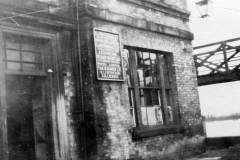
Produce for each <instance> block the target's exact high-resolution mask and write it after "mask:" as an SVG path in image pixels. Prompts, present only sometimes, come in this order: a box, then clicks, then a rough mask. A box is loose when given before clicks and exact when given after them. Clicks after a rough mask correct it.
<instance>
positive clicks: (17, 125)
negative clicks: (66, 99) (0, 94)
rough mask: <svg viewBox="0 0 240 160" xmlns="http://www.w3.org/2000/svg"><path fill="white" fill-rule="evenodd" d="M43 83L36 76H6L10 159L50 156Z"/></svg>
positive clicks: (43, 159)
mask: <svg viewBox="0 0 240 160" xmlns="http://www.w3.org/2000/svg"><path fill="white" fill-rule="evenodd" d="M43 81H44V79H43V78H39V77H34V76H13V75H11V76H6V95H7V96H6V97H7V98H6V102H7V124H8V125H7V129H8V134H7V136H8V150H9V160H36V159H37V160H46V159H47V157H48V150H49V149H48V148H47V147H48V145H47V135H46V133H47V130H48V128H47V125H46V122H47V121H46V119H47V114H46V113H47V104H46V100H45V98H46V96H45V95H44V83H43Z"/></svg>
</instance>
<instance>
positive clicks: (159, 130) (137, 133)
mask: <svg viewBox="0 0 240 160" xmlns="http://www.w3.org/2000/svg"><path fill="white" fill-rule="evenodd" d="M179 133H180V134H183V133H184V127H183V126H181V125H169V126H159V127H154V128H145V127H144V128H143V127H141V128H133V130H132V137H133V139H134V140H137V139H141V138H148V137H155V136H160V135H168V134H179Z"/></svg>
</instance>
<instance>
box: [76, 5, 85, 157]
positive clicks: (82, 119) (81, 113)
mask: <svg viewBox="0 0 240 160" xmlns="http://www.w3.org/2000/svg"><path fill="white" fill-rule="evenodd" d="M79 1H80V0H76V12H77V13H76V20H77V23H76V25H77V54H78V64H79V65H78V66H79V72H78V74H79V79H78V80H79V89H78V92H79V93H78V94H80V108H79V110H78V113H79V114H78V116H79V121H80V122H81V124H79V125H80V128H79V133H80V135H79V136H80V137H79V139H80V147H81V148H80V150H81V154H82V155H83V159H84V160H87V152H86V128H85V109H84V102H83V99H84V98H83V79H82V55H81V40H80V18H79Z"/></svg>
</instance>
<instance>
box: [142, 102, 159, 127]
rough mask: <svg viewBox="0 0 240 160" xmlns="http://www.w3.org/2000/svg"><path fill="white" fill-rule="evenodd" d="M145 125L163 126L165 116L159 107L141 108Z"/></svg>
mask: <svg viewBox="0 0 240 160" xmlns="http://www.w3.org/2000/svg"><path fill="white" fill-rule="evenodd" d="M141 113H142V122H143V125H149V126H153V125H159V124H163V114H162V110H161V108H160V107H159V106H152V107H141Z"/></svg>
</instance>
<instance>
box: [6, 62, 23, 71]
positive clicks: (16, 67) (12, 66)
mask: <svg viewBox="0 0 240 160" xmlns="http://www.w3.org/2000/svg"><path fill="white" fill-rule="evenodd" d="M7 68H8V69H10V70H20V69H21V64H20V63H15V62H7Z"/></svg>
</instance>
